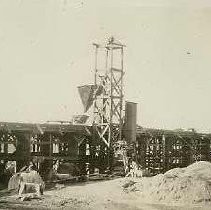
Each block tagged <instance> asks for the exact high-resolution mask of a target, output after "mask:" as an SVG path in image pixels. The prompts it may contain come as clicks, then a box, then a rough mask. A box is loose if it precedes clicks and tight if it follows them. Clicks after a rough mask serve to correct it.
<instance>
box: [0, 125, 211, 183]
mask: <svg viewBox="0 0 211 210" xmlns="http://www.w3.org/2000/svg"><path fill="white" fill-rule="evenodd" d="M123 133H124V132H123ZM132 144H133V146H134V148H135V150H134V155H135V158H136V160H137V162H138V163H139V164H140V165H141V166H142V167H143V168H146V169H148V170H149V171H150V172H151V174H152V175H155V174H158V173H163V172H165V171H167V170H169V169H171V168H175V167H185V166H187V165H189V164H191V163H193V162H195V161H199V160H206V161H211V134H204V133H196V132H188V131H169V130H157V129H143V128H137V132H136V141H135V142H134V143H132ZM108 155H111V153H109V152H108V150H107V147H106V145H105V144H103V143H102V141H94V140H93V137H92V127H91V126H85V125H73V124H50V123H45V124H29V123H6V122H0V160H1V163H6V162H7V161H16V166H17V171H18V170H19V169H20V168H21V167H23V166H25V165H27V164H28V163H29V162H30V161H33V162H34V163H35V164H36V165H37V167H38V169H39V171H40V173H41V175H42V176H43V177H45V178H46V179H47V177H48V174H49V172H50V171H51V170H52V169H53V167H54V164H56V162H57V161H59V162H69V163H73V164H76V165H77V166H78V168H79V170H80V175H86V174H87V173H92V172H93V171H94V169H95V168H98V169H99V170H100V173H103V172H104V171H105V170H106V168H107V167H108V165H107V164H108V162H107V158H108ZM110 164H111V163H110ZM87 166H88V167H87Z"/></svg>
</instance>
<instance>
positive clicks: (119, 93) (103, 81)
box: [93, 37, 125, 148]
mask: <svg viewBox="0 0 211 210" xmlns="http://www.w3.org/2000/svg"><path fill="white" fill-rule="evenodd" d="M94 47H95V87H96V94H95V98H94V119H93V127H94V130H95V131H96V133H97V136H98V139H100V141H102V142H104V143H105V144H106V146H107V148H110V147H112V145H113V144H114V143H115V142H117V141H119V140H122V127H123V97H124V94H123V77H124V66H123V56H124V47H125V45H123V44H121V43H120V42H119V41H117V40H115V39H114V38H113V37H112V38H110V39H109V40H108V42H107V43H106V45H104V46H102V45H99V44H94ZM98 91H100V92H101V94H97V92H98Z"/></svg>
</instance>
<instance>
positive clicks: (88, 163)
mask: <svg viewBox="0 0 211 210" xmlns="http://www.w3.org/2000/svg"><path fill="white" fill-rule="evenodd" d="M93 46H94V51H95V53H94V54H95V67H94V84H93V85H83V86H79V87H78V90H79V94H80V96H81V100H82V103H83V105H84V113H83V114H82V115H80V116H75V118H74V119H73V121H71V122H63V121H61V122H53V123H52V122H48V123H44V124H32V123H31V124H30V123H15V122H0V160H1V165H2V166H5V165H6V163H7V162H8V161H14V162H15V163H16V170H17V171H19V170H20V169H21V168H22V167H23V166H25V165H27V164H29V162H30V161H32V162H33V163H34V164H36V166H37V168H38V169H39V172H40V174H41V175H42V176H43V177H44V178H46V179H47V178H48V175H49V172H50V171H51V170H52V169H53V167H54V165H55V164H58V163H62V162H69V163H72V164H75V165H77V167H78V168H79V169H80V175H87V174H91V173H93V172H94V170H95V168H97V169H99V172H100V173H104V172H105V171H106V170H108V169H109V170H110V171H112V167H113V166H114V160H115V157H116V154H117V153H118V151H122V153H121V154H122V156H123V157H122V158H123V159H124V157H126V159H127V158H134V159H135V160H136V161H137V163H138V164H140V165H141V166H142V167H143V168H145V169H148V170H149V171H150V173H151V174H152V175H155V174H158V173H163V172H165V171H167V170H169V169H171V168H175V167H185V166H187V165H189V164H191V163H193V162H195V161H199V160H206V161H211V134H205V133H197V132H195V131H194V130H192V131H183V130H161V129H150V128H142V127H141V126H138V125H137V122H136V115H137V113H136V109H137V104H136V103H134V102H129V101H125V100H124V90H123V87H124V74H125V69H124V49H125V47H126V46H125V45H123V44H122V43H120V42H119V41H117V40H115V39H114V38H113V37H112V38H110V39H109V40H108V41H107V43H106V44H104V45H100V44H97V43H94V44H93ZM90 110H91V113H92V118H93V119H92V123H91V124H88V123H86V121H87V118H88V117H89V115H88V114H87V113H88V112H90Z"/></svg>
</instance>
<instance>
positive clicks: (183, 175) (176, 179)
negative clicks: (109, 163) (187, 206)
mask: <svg viewBox="0 0 211 210" xmlns="http://www.w3.org/2000/svg"><path fill="white" fill-rule="evenodd" d="M122 187H123V189H124V190H125V191H126V192H129V193H132V192H134V193H135V194H136V195H137V196H138V197H140V198H143V199H146V200H147V201H152V200H153V201H160V202H180V203H198V202H209V201H211V163H209V162H206V161H200V162H196V163H194V164H192V165H190V166H188V167H186V168H175V169H172V170H169V171H167V172H166V173H165V174H159V175H157V176H154V177H143V178H141V179H136V180H132V181H131V179H127V180H126V181H125V183H124V184H123V185H122Z"/></svg>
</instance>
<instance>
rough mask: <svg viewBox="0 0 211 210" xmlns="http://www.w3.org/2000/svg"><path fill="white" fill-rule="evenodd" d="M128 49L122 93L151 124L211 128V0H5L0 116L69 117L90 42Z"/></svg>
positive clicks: (89, 65) (85, 72)
mask: <svg viewBox="0 0 211 210" xmlns="http://www.w3.org/2000/svg"><path fill="white" fill-rule="evenodd" d="M110 35H113V36H114V37H116V38H117V39H118V40H120V41H121V42H123V43H124V44H126V45H127V48H126V49H125V72H126V74H125V99H127V100H132V101H135V102H137V103H138V122H139V124H140V125H142V126H146V127H154V128H170V129H174V128H190V127H191V128H192V127H193V128H196V129H197V130H198V131H211V42H210V38H211V1H209V0H207V1H203V0H198V1H196V0H183V1H182V0H174V1H171V0H134V1H130V0H127V1H126V0H116V1H109V0H106V1H99V0H89V1H85V0H84V1H83V0H81V1H77V0H60V1H59V0H57V1H53V0H0V97H1V100H0V101H1V103H0V121H22V122H44V121H47V120H70V119H71V116H72V115H73V114H80V113H82V111H83V107H82V104H81V101H80V98H79V95H78V92H77V86H79V85H83V84H87V83H89V84H90V83H92V82H93V80H94V71H93V67H94V65H93V64H94V62H93V47H92V42H94V41H99V42H101V41H104V40H105V38H106V37H108V36H110Z"/></svg>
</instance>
